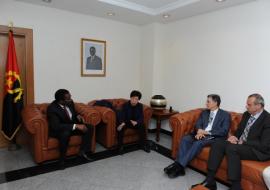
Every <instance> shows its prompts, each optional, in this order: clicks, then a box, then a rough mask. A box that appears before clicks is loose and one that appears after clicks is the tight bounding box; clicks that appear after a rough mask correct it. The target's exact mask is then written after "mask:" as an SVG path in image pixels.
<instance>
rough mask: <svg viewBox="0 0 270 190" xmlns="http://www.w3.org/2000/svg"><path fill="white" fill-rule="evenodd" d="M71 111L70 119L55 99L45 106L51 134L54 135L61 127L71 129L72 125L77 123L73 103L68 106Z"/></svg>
mask: <svg viewBox="0 0 270 190" xmlns="http://www.w3.org/2000/svg"><path fill="white" fill-rule="evenodd" d="M69 109H70V111H71V113H72V119H71V120H70V119H69V118H68V116H67V114H66V112H65V110H64V109H63V108H62V107H61V106H60V105H59V104H58V103H56V101H53V102H52V103H51V104H50V105H49V106H48V108H47V117H48V122H49V132H50V134H51V135H56V134H57V133H59V132H60V131H62V129H63V128H64V129H66V130H70V131H72V129H73V125H74V124H76V123H79V121H78V119H77V115H78V114H77V113H76V111H75V107H74V104H72V105H71V106H69Z"/></svg>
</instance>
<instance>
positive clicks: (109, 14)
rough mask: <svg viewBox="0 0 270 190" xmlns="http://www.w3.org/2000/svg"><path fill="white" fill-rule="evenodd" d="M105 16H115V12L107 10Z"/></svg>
mask: <svg viewBox="0 0 270 190" xmlns="http://www.w3.org/2000/svg"><path fill="white" fill-rule="evenodd" d="M107 16H115V13H114V12H108V13H107Z"/></svg>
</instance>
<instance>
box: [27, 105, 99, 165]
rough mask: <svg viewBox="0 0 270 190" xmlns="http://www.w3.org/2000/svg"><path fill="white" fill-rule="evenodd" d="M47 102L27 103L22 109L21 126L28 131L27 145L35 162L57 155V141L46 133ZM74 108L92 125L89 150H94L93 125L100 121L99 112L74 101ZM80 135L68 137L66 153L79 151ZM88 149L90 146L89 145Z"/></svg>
mask: <svg viewBox="0 0 270 190" xmlns="http://www.w3.org/2000/svg"><path fill="white" fill-rule="evenodd" d="M48 105H49V104H48V103H44V104H31V105H27V106H26V107H25V108H24V109H23V111H22V118H23V126H24V128H25V129H26V131H27V132H28V133H29V136H30V139H29V142H28V144H29V146H30V150H31V152H32V154H33V157H34V160H35V162H36V163H41V162H44V161H47V160H53V159H57V158H58V157H59V156H60V155H59V151H58V150H59V149H58V148H59V142H58V140H57V139H56V138H53V137H49V135H48V121H47V107H48ZM75 110H76V112H78V113H79V114H80V115H82V116H83V118H84V119H85V122H86V123H88V124H91V125H93V126H94V135H93V136H94V137H93V139H92V147H91V151H92V152H94V151H95V146H96V140H95V130H96V129H95V128H96V127H95V126H96V125H97V124H98V123H99V122H100V121H101V116H100V113H99V112H97V111H96V110H94V109H92V108H89V106H87V105H85V104H82V103H75ZM80 144H81V137H80V136H72V137H71V138H70V142H69V147H68V150H67V155H74V154H77V153H78V152H79V148H80ZM89 150H90V147H89Z"/></svg>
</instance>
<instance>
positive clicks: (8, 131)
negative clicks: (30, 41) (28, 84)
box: [2, 31, 23, 140]
mask: <svg viewBox="0 0 270 190" xmlns="http://www.w3.org/2000/svg"><path fill="white" fill-rule="evenodd" d="M8 35H9V44H8V53H7V65H6V73H5V84H4V102H3V120H2V133H3V135H4V136H5V138H7V139H8V140H12V139H13V138H14V137H15V135H16V133H17V132H18V130H19V128H20V126H21V122H22V117H21V111H22V109H23V89H22V83H21V78H20V72H19V67H18V65H17V57H16V50H15V44H14V39H13V32H12V31H10V32H9V34H8Z"/></svg>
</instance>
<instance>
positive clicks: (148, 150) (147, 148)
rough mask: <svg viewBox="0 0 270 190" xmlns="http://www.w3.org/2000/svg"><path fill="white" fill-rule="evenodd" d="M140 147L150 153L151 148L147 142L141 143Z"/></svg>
mask: <svg viewBox="0 0 270 190" xmlns="http://www.w3.org/2000/svg"><path fill="white" fill-rule="evenodd" d="M142 149H143V150H144V151H145V152H147V153H150V152H151V149H150V147H149V145H148V144H145V145H143V146H142Z"/></svg>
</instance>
